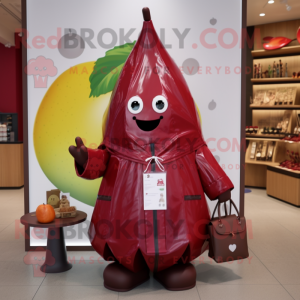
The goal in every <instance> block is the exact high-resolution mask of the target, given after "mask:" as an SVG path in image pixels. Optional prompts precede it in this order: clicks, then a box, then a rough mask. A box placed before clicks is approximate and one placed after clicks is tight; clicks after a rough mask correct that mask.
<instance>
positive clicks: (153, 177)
mask: <svg viewBox="0 0 300 300" xmlns="http://www.w3.org/2000/svg"><path fill="white" fill-rule="evenodd" d="M143 192H144V210H166V209H167V182H166V173H164V172H162V173H155V172H152V173H145V174H143Z"/></svg>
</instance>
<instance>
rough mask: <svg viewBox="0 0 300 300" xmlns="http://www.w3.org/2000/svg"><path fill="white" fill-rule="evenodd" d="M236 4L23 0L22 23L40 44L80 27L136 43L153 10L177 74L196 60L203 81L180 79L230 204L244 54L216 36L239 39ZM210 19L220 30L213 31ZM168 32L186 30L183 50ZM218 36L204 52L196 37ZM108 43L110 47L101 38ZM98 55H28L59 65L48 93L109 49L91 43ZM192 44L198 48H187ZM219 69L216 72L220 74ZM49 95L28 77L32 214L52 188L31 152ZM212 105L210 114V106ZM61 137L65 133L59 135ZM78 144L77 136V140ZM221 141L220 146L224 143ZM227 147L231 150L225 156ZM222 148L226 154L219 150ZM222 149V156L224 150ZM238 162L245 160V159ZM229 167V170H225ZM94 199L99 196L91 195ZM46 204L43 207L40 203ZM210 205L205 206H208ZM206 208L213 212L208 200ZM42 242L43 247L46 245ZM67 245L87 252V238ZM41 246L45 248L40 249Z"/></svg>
mask: <svg viewBox="0 0 300 300" xmlns="http://www.w3.org/2000/svg"><path fill="white" fill-rule="evenodd" d="M241 3H242V1H241V0H227V1H224V0H210V1H207V0H185V1H179V0H176V1H174V0H164V1H162V0H151V1H148V0H131V1H122V0H110V1H99V0H85V1H79V0H64V1H61V0H52V1H46V0H27V22H28V31H29V34H30V35H29V39H28V43H29V44H30V45H31V44H32V38H33V37H35V36H37V35H41V36H44V37H45V38H47V37H49V36H51V35H55V34H56V32H57V27H61V28H63V29H64V28H74V29H76V30H77V32H79V31H80V29H81V28H91V29H93V31H94V32H95V35H96V34H98V32H99V31H100V30H101V29H102V28H111V29H113V30H114V31H115V32H116V33H117V34H118V37H119V30H120V28H124V30H125V32H127V31H129V29H130V28H136V30H135V31H134V33H133V34H132V35H131V37H130V38H131V39H132V40H136V39H137V36H138V34H139V32H140V30H141V28H142V22H143V17H142V13H141V9H142V8H143V7H144V6H148V7H149V8H150V10H151V15H152V21H153V24H154V26H155V28H156V31H157V33H158V34H159V32H160V29H162V28H163V29H165V36H166V38H165V40H166V43H167V44H171V48H170V49H168V51H169V53H170V55H171V56H172V57H173V58H174V60H175V62H176V63H177V65H178V66H179V67H181V66H183V63H184V61H186V60H187V59H191V58H192V59H196V60H197V61H198V62H199V65H200V66H201V67H202V74H195V75H186V74H185V75H184V76H185V78H186V80H187V83H188V85H189V87H190V90H191V93H192V95H193V97H194V99H195V101H196V102H197V105H198V107H199V108H200V111H201V116H202V128H203V135H204V138H205V139H206V140H208V139H209V140H208V146H209V148H210V149H212V150H213V151H214V152H213V154H214V155H216V156H218V158H219V159H220V164H221V165H223V166H224V167H225V171H226V173H227V174H228V176H229V177H230V178H231V180H232V181H233V183H234V185H235V189H234V191H233V193H232V194H233V199H234V201H235V202H236V203H237V205H238V204H239V194H240V191H239V186H240V176H239V174H240V170H239V169H237V168H239V164H240V152H239V151H238V150H237V148H235V149H234V151H233V150H232V145H233V142H234V141H236V142H237V144H240V130H241V128H240V127H241V126H240V116H241V113H240V111H241V76H240V75H239V74H235V73H234V68H235V67H241V49H240V48H239V44H240V43H239V42H238V43H237V44H236V45H235V46H234V47H233V48H231V49H225V48H224V47H222V46H221V45H220V43H219V41H218V36H219V33H220V32H221V30H223V29H225V28H231V29H232V30H233V31H235V32H236V34H237V36H238V41H240V39H239V37H240V31H241ZM212 18H215V19H216V20H217V23H216V24H215V25H212V24H210V20H211V19H212ZM172 28H177V29H178V30H179V32H183V31H184V29H185V28H190V31H189V33H188V34H187V36H186V38H185V39H184V47H183V48H180V47H179V40H178V37H177V36H176V35H175V33H174V31H173V30H172ZM208 28H213V29H216V33H209V34H207V36H206V39H205V40H206V42H207V43H209V44H213V43H215V44H216V48H214V49H207V48H205V47H204V46H203V45H202V44H201V43H200V39H199V37H200V34H201V33H202V32H203V31H204V30H206V29H208ZM104 41H105V42H109V41H110V38H109V36H106V39H105V40H104ZM232 41H233V38H232V35H231V34H229V33H226V34H225V35H224V42H225V43H227V44H230V43H231V42H232ZM93 42H94V44H95V45H96V47H97V48H96V49H91V48H90V47H86V48H85V50H84V52H83V53H82V54H81V55H80V56H79V57H77V58H75V59H66V58H64V57H63V56H62V55H61V54H60V53H59V51H58V50H57V49H49V47H47V46H46V47H44V48H43V49H36V48H34V47H32V48H31V49H28V60H29V59H31V58H36V57H37V56H39V55H43V56H45V57H46V58H50V59H52V60H53V61H54V62H55V65H56V66H58V73H57V75H56V76H55V77H49V78H48V88H49V87H50V85H51V84H52V83H53V82H54V80H55V79H56V78H58V76H59V75H60V74H61V73H63V72H64V71H65V70H67V69H69V68H70V67H71V66H74V65H76V64H79V63H83V62H87V61H93V60H97V59H98V58H99V57H102V56H104V55H105V52H106V51H107V49H103V48H101V47H100V46H99V44H98V43H97V39H96V38H94V39H93ZM193 44H197V48H196V49H194V48H193V47H192V45H193ZM206 67H211V73H212V74H206ZM216 67H217V68H220V69H219V70H220V71H219V74H218V71H217V69H216ZM225 67H229V68H230V74H225ZM46 91H47V89H46V88H34V84H33V76H29V77H28V105H29V107H28V108H29V109H28V111H29V115H28V120H29V124H28V125H29V167H30V170H29V171H30V196H29V199H30V210H31V211H32V210H35V208H36V207H37V205H38V204H40V203H41V201H43V200H44V197H45V196H44V195H45V191H46V190H49V189H51V188H55V187H54V186H53V185H52V184H51V183H50V182H49V180H48V179H47V177H46V176H45V175H44V173H43V171H42V169H41V168H40V166H39V163H38V161H37V159H36V155H35V151H34V147H33V136H32V135H33V128H34V121H35V116H36V113H37V110H38V108H39V105H40V103H41V101H42V99H43V97H44V95H45V93H46ZM212 100H214V102H215V103H216V107H215V109H210V108H213V105H211V106H210V108H209V104H210V102H211V101H212ZM61 130H63V128H62V129H61ZM74 138H75V137H74ZM221 139H223V142H222V140H221ZM227 147H229V149H225V148H227ZM222 149H223V150H222ZM224 149H225V150H224ZM242 155H243V154H242ZM231 167H233V168H232V169H230V168H231ZM95 197H96V195H95ZM41 198H43V199H42V200H40V199H41ZM208 201H209V200H208ZM72 203H73V204H75V205H76V206H77V208H78V209H81V210H84V211H86V212H87V213H88V215H89V218H90V217H91V214H92V210H93V208H92V207H91V206H88V205H86V204H83V203H81V202H79V201H77V200H76V199H72ZM209 205H210V207H212V205H214V203H211V202H210V201H209ZM44 242H45V241H44ZM66 243H67V245H88V244H89V241H88V239H87V238H85V239H79V238H78V237H77V238H74V239H72V240H68V239H67V241H66ZM40 244H42V243H41V241H39V240H36V239H32V240H31V245H40ZM44 244H45V243H44Z"/></svg>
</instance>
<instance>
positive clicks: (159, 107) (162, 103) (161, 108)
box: [152, 95, 168, 114]
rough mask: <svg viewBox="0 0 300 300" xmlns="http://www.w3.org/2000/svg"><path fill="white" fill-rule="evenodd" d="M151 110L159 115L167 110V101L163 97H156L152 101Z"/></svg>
mask: <svg viewBox="0 0 300 300" xmlns="http://www.w3.org/2000/svg"><path fill="white" fill-rule="evenodd" d="M152 108H153V109H154V111H155V112H157V113H159V114H161V113H163V112H165V111H166V110H167V108H168V100H167V99H166V98H165V97H164V96H161V95H160V96H156V97H154V98H153V100H152Z"/></svg>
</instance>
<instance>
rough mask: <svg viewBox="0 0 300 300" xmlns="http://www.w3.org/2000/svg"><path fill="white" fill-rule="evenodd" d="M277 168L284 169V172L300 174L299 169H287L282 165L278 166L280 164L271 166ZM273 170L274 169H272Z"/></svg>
mask: <svg viewBox="0 0 300 300" xmlns="http://www.w3.org/2000/svg"><path fill="white" fill-rule="evenodd" d="M272 167H274V168H276V169H278V170H282V171H285V172H289V173H291V174H300V171H294V170H290V169H287V168H283V167H280V166H272ZM273 170H274V169H273Z"/></svg>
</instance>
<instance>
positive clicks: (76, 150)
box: [69, 137, 88, 168]
mask: <svg viewBox="0 0 300 300" xmlns="http://www.w3.org/2000/svg"><path fill="white" fill-rule="evenodd" d="M75 142H76V147H75V146H70V147H69V152H70V153H71V155H72V156H73V157H74V159H75V161H76V162H77V164H78V165H80V166H81V167H83V168H85V166H86V163H87V161H88V150H87V147H85V146H84V144H83V142H82V139H81V138H80V137H77V138H76V139H75Z"/></svg>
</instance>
